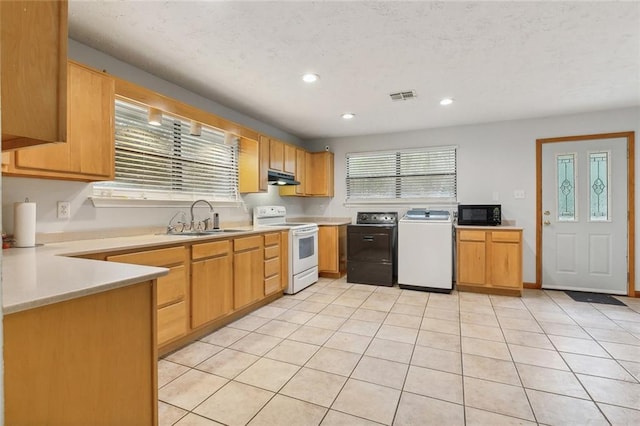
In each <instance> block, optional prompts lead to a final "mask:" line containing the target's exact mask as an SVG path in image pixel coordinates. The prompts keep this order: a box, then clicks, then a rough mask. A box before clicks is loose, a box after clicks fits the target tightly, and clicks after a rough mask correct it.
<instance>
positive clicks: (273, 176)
mask: <svg viewBox="0 0 640 426" xmlns="http://www.w3.org/2000/svg"><path fill="white" fill-rule="evenodd" d="M269 185H281V186H283V185H300V182H298V181H297V180H295V178H294V177H293V175H290V174H289V173H283V172H276V171H273V170H269Z"/></svg>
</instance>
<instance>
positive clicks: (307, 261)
mask: <svg viewBox="0 0 640 426" xmlns="http://www.w3.org/2000/svg"><path fill="white" fill-rule="evenodd" d="M317 266H318V230H317V229H314V230H311V231H302V230H300V231H296V230H295V229H293V230H291V265H290V267H291V268H292V272H293V275H297V274H299V273H301V272H304V271H306V270H308V269H311V268H314V267H317Z"/></svg>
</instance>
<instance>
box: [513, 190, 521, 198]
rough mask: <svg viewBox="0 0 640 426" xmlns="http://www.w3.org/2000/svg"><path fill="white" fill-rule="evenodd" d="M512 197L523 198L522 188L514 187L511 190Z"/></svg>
mask: <svg viewBox="0 0 640 426" xmlns="http://www.w3.org/2000/svg"><path fill="white" fill-rule="evenodd" d="M513 198H516V199H522V198H524V189H516V190H515V191H513Z"/></svg>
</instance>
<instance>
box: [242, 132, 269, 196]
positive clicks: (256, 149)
mask: <svg viewBox="0 0 640 426" xmlns="http://www.w3.org/2000/svg"><path fill="white" fill-rule="evenodd" d="M238 150H239V160H238V168H239V170H238V191H239V192H240V193H242V194H244V193H248V192H266V191H267V188H268V176H267V172H268V170H269V138H267V137H265V136H260V140H255V139H250V138H245V137H242V138H240V145H239V147H238Z"/></svg>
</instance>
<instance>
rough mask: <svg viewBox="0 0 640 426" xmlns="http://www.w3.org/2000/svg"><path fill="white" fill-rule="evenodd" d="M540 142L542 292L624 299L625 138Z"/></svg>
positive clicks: (625, 238) (625, 244)
mask: <svg viewBox="0 0 640 426" xmlns="http://www.w3.org/2000/svg"><path fill="white" fill-rule="evenodd" d="M563 139H568V138H563ZM542 141H543V142H541V141H538V143H539V144H541V151H540V148H539V152H541V161H542V170H541V176H540V177H539V180H540V181H539V182H538V185H541V186H540V187H541V192H542V195H541V203H540V202H539V205H538V207H539V208H540V209H541V214H539V215H538V217H539V218H540V219H541V225H542V226H541V228H542V229H541V236H540V238H541V240H542V244H541V247H540V248H541V250H542V268H541V269H542V271H541V272H542V274H541V275H542V276H541V277H539V279H541V284H542V288H545V289H559V290H576V291H590V292H597V293H610V294H627V291H628V276H627V272H628V261H629V260H628V176H629V175H628V170H627V169H628V164H627V149H628V140H627V137H604V135H603V137H602V138H600V137H598V135H596V136H594V137H591V138H590V139H584V140H575V141H556V140H542Z"/></svg>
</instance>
